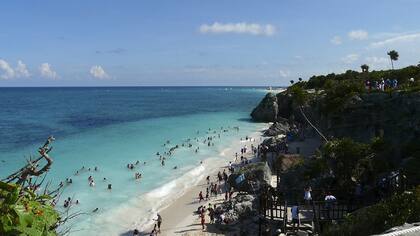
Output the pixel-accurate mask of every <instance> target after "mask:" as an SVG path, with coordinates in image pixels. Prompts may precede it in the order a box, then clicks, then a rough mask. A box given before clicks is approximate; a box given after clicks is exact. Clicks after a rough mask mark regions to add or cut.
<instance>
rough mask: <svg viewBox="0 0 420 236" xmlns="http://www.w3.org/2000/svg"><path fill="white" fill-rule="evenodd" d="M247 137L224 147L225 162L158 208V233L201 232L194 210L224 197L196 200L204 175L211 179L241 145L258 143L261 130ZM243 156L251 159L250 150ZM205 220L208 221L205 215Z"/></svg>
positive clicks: (203, 188) (204, 180) (203, 184)
mask: <svg viewBox="0 0 420 236" xmlns="http://www.w3.org/2000/svg"><path fill="white" fill-rule="evenodd" d="M248 137H250V138H252V140H253V141H240V140H238V141H235V142H233V143H232V145H231V146H230V147H229V148H227V149H229V151H225V150H226V149H224V151H223V152H224V156H225V164H222V165H219V166H218V167H216V168H215V169H212V170H208V171H207V172H205V175H203V176H202V177H201V178H200V179H199V180H198V181H197V184H194V185H193V186H191V187H190V188H188V189H185V191H184V193H183V194H181V195H180V196H179V197H177V198H176V199H174V200H173V201H172V202H171V203H169V204H168V205H166V207H163V208H162V209H160V210H159V213H160V215H161V216H162V219H163V222H162V227H161V233H160V234H159V235H185V234H186V233H193V232H196V233H198V232H203V231H202V229H201V225H200V222H199V218H198V216H197V215H195V214H194V212H195V211H196V210H197V209H198V207H199V206H201V205H208V204H209V203H211V204H212V205H214V204H215V203H217V202H219V201H223V200H222V199H224V195H223V194H219V195H218V196H217V197H214V196H213V197H211V198H210V199H209V200H208V201H206V200H205V201H204V202H202V203H199V202H198V193H199V192H200V191H203V190H205V188H206V186H207V183H206V179H205V176H210V179H211V180H213V179H214V176H216V175H217V173H218V171H221V172H222V171H223V170H224V169H226V168H227V165H228V163H229V161H232V163H235V162H234V161H235V153H236V152H239V151H240V146H241V145H247V146H250V145H251V144H254V145H255V146H256V145H258V143H259V142H260V141H261V140H260V138H261V137H262V132H261V130H258V131H256V132H254V133H252V134H250V135H248ZM238 138H239V137H238ZM244 157H246V158H248V159H251V157H253V155H252V154H251V153H250V152H248V153H247V154H246V155H244ZM209 159H211V158H209ZM209 159H206V160H209ZM236 163H238V162H236ZM203 192H204V191H203ZM154 218H156V216H154ZM194 222H196V223H194ZM206 222H208V217H207V216H206ZM152 229H153V224H152V225H151V226H150V227H147V230H145V231H143V235H149V234H150V232H151V231H152Z"/></svg>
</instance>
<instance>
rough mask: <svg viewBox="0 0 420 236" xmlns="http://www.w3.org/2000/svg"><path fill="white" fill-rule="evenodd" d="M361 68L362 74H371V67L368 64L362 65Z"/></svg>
mask: <svg viewBox="0 0 420 236" xmlns="http://www.w3.org/2000/svg"><path fill="white" fill-rule="evenodd" d="M360 68H362V72H369V66H368V65H366V64H363V65H361V66H360Z"/></svg>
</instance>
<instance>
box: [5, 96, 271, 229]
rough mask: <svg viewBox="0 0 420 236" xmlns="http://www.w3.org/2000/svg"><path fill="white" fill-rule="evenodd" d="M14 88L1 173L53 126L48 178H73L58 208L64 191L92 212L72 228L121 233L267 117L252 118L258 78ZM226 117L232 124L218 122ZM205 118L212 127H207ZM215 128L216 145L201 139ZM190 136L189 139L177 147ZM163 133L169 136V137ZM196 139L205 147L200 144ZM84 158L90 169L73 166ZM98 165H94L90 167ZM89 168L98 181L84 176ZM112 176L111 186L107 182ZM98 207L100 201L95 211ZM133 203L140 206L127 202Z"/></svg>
mask: <svg viewBox="0 0 420 236" xmlns="http://www.w3.org/2000/svg"><path fill="white" fill-rule="evenodd" d="M11 90H12V91H11ZM11 90H10V89H9V90H7V89H1V90H0V91H1V92H2V93H1V95H0V98H2V99H3V100H0V101H2V102H1V108H2V109H1V110H0V115H2V118H1V119H0V121H1V122H0V128H1V131H2V132H1V134H0V137H1V138H2V139H1V141H0V142H1V143H0V150H1V151H2V152H1V154H0V160H3V162H2V163H1V165H0V176H1V177H4V176H5V175H7V173H10V172H11V171H12V170H14V169H16V168H17V167H18V166H19V165H20V164H22V163H23V162H24V156H25V155H29V154H31V153H33V152H34V151H35V150H36V149H35V148H36V147H37V146H39V145H40V144H42V142H43V141H44V139H45V138H46V137H47V136H48V135H50V134H53V135H54V136H55V137H56V142H55V143H54V144H53V146H54V150H53V152H52V157H53V158H54V164H53V167H52V169H51V171H50V172H49V173H48V176H47V179H48V180H51V181H53V183H55V184H58V183H59V182H60V181H64V180H65V179H66V178H72V180H73V183H72V184H70V185H67V186H66V188H65V190H64V192H63V195H62V197H61V199H60V202H59V203H58V206H57V209H59V210H61V211H64V210H65V209H64V208H63V207H62V205H63V201H64V199H65V198H67V197H72V198H73V199H78V200H79V201H80V204H79V205H77V206H75V207H73V210H74V211H80V212H86V213H89V214H84V215H81V216H79V217H78V218H76V219H75V220H73V221H72V222H70V223H71V225H73V226H72V229H73V231H72V233H71V235H95V232H102V233H104V232H108V233H109V235H115V234H118V233H122V232H123V231H124V230H129V229H130V228H127V227H131V226H133V227H140V226H141V225H144V224H146V223H147V222H148V221H149V220H150V217H151V214H153V213H154V212H155V211H156V210H158V209H160V208H161V207H163V206H164V205H165V204H167V202H168V200H169V198H170V197H171V196H172V197H173V196H175V195H177V194H179V193H181V192H182V190H183V189H185V188H187V187H188V186H189V185H190V184H192V183H194V181H195V180H196V179H198V178H199V177H200V176H201V175H203V174H204V172H208V171H209V169H211V168H213V167H214V166H215V165H216V163H222V162H223V161H226V159H223V152H224V150H226V149H227V148H229V147H230V146H231V145H232V143H233V142H234V141H235V140H238V139H239V137H245V135H248V134H250V133H254V132H256V131H258V130H259V129H261V127H262V125H261V124H255V123H251V122H250V121H249V113H250V111H251V110H252V107H253V106H255V105H256V104H257V103H258V102H259V100H260V99H261V98H262V96H264V93H263V92H261V91H260V90H256V89H252V88H234V89H229V88H116V89H114V88H90V89H86V88H72V89H60V88H57V89H38V90H37V89H27V90H25V89H11ZM13 90H14V91H13ZM4 91H6V92H4ZM39 94H41V95H44V96H42V98H41V99H40V100H37V99H36V98H33V99H32V100H30V99H29V98H30V97H31V95H39ZM22 96H24V97H23V99H22ZM46 97H47V98H48V97H49V99H47V98H46ZM111 98H112V99H111ZM54 108H56V110H55V111H54ZM39 112H41V114H40V115H37V114H38V113H39ZM31 124H33V125H31ZM221 127H223V129H226V130H229V131H228V132H221ZM233 127H239V131H236V130H235V129H233ZM209 128H210V129H211V134H209V133H207V131H209V130H208V129H209ZM197 131H199V133H197ZM213 132H216V133H215V134H213ZM25 134H26V135H25ZM218 134H220V138H215V139H214V146H211V147H208V146H207V144H204V143H203V141H204V139H205V138H207V137H208V136H209V135H216V136H217V135H218ZM31 135H32V136H31ZM25 136H31V137H25ZM19 137H23V138H19ZM33 137H37V140H35V139H34V138H33ZM41 137H42V138H41ZM188 138H190V139H191V140H192V141H190V142H189V143H191V144H192V145H193V147H192V148H188V147H181V144H182V143H186V140H187V139H188ZM195 138H198V141H196V140H195ZM166 140H170V144H168V145H167V146H166V147H164V146H163V144H164V143H165V142H166ZM176 144H178V145H179V146H180V148H178V149H177V150H176V151H175V152H174V154H173V155H172V156H171V157H170V158H168V159H167V160H166V162H165V166H163V167H162V166H161V163H160V161H159V159H158V157H157V156H156V152H160V153H163V152H164V151H168V150H169V148H170V147H173V146H175V145H176ZM197 147H199V148H200V149H199V151H198V153H195V151H194V150H195V149H196V148H197ZM137 160H138V161H140V163H141V164H139V165H136V168H135V169H134V170H129V169H127V167H126V166H127V164H128V163H135V162H136V161H137ZM203 160H204V161H205V163H204V165H202V166H200V161H203ZM143 162H146V165H143V164H142V163H143ZM82 166H85V167H86V168H89V167H90V168H91V169H92V170H91V171H87V170H85V171H81V172H80V174H78V175H75V172H76V171H77V170H79V169H80V168H81V167H82ZM95 166H96V167H98V169H99V170H98V171H93V168H94V167H95ZM174 166H177V167H178V168H177V169H173V167H174ZM136 172H140V173H141V174H142V176H143V177H142V179H141V180H140V181H138V180H137V181H136V180H135V179H134V173H136ZM90 175H92V176H93V178H94V179H95V183H96V186H95V187H90V186H89V185H88V180H87V178H88V177H89V176H90ZM103 178H106V179H107V180H106V181H104V180H103ZM109 183H111V184H112V190H111V191H110V190H108V189H107V185H108V184H109ZM95 208H99V211H98V212H97V213H95V214H91V213H90V212H91V211H92V210H93V209H95ZM133 208H134V209H136V211H135V212H134V213H133V212H132V211H130V210H132V209H133ZM126 212H129V214H130V216H131V218H133V214H135V217H134V218H135V220H134V221H133V220H132V219H130V220H129V219H127V220H125V219H121V218H124V214H125V213H126ZM104 230H105V231H104ZM105 235H108V234H105Z"/></svg>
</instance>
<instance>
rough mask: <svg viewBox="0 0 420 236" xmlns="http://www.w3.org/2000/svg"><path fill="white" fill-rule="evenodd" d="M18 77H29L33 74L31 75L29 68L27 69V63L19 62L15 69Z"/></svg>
mask: <svg viewBox="0 0 420 236" xmlns="http://www.w3.org/2000/svg"><path fill="white" fill-rule="evenodd" d="M15 72H16V77H29V76H31V74H29V71H28V68H26V65H25V63H23V62H22V61H21V60H19V61H18V62H17V66H16V69H15Z"/></svg>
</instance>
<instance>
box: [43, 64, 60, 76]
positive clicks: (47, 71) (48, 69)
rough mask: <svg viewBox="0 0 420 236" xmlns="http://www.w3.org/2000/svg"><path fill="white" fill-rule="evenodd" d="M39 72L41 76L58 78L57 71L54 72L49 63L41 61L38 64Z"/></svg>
mask: <svg viewBox="0 0 420 236" xmlns="http://www.w3.org/2000/svg"><path fill="white" fill-rule="evenodd" d="M39 72H40V73H41V76H42V77H44V78H48V79H58V75H57V72H55V71H54V70H53V69H52V68H51V65H50V64H49V63H42V64H41V66H39Z"/></svg>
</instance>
